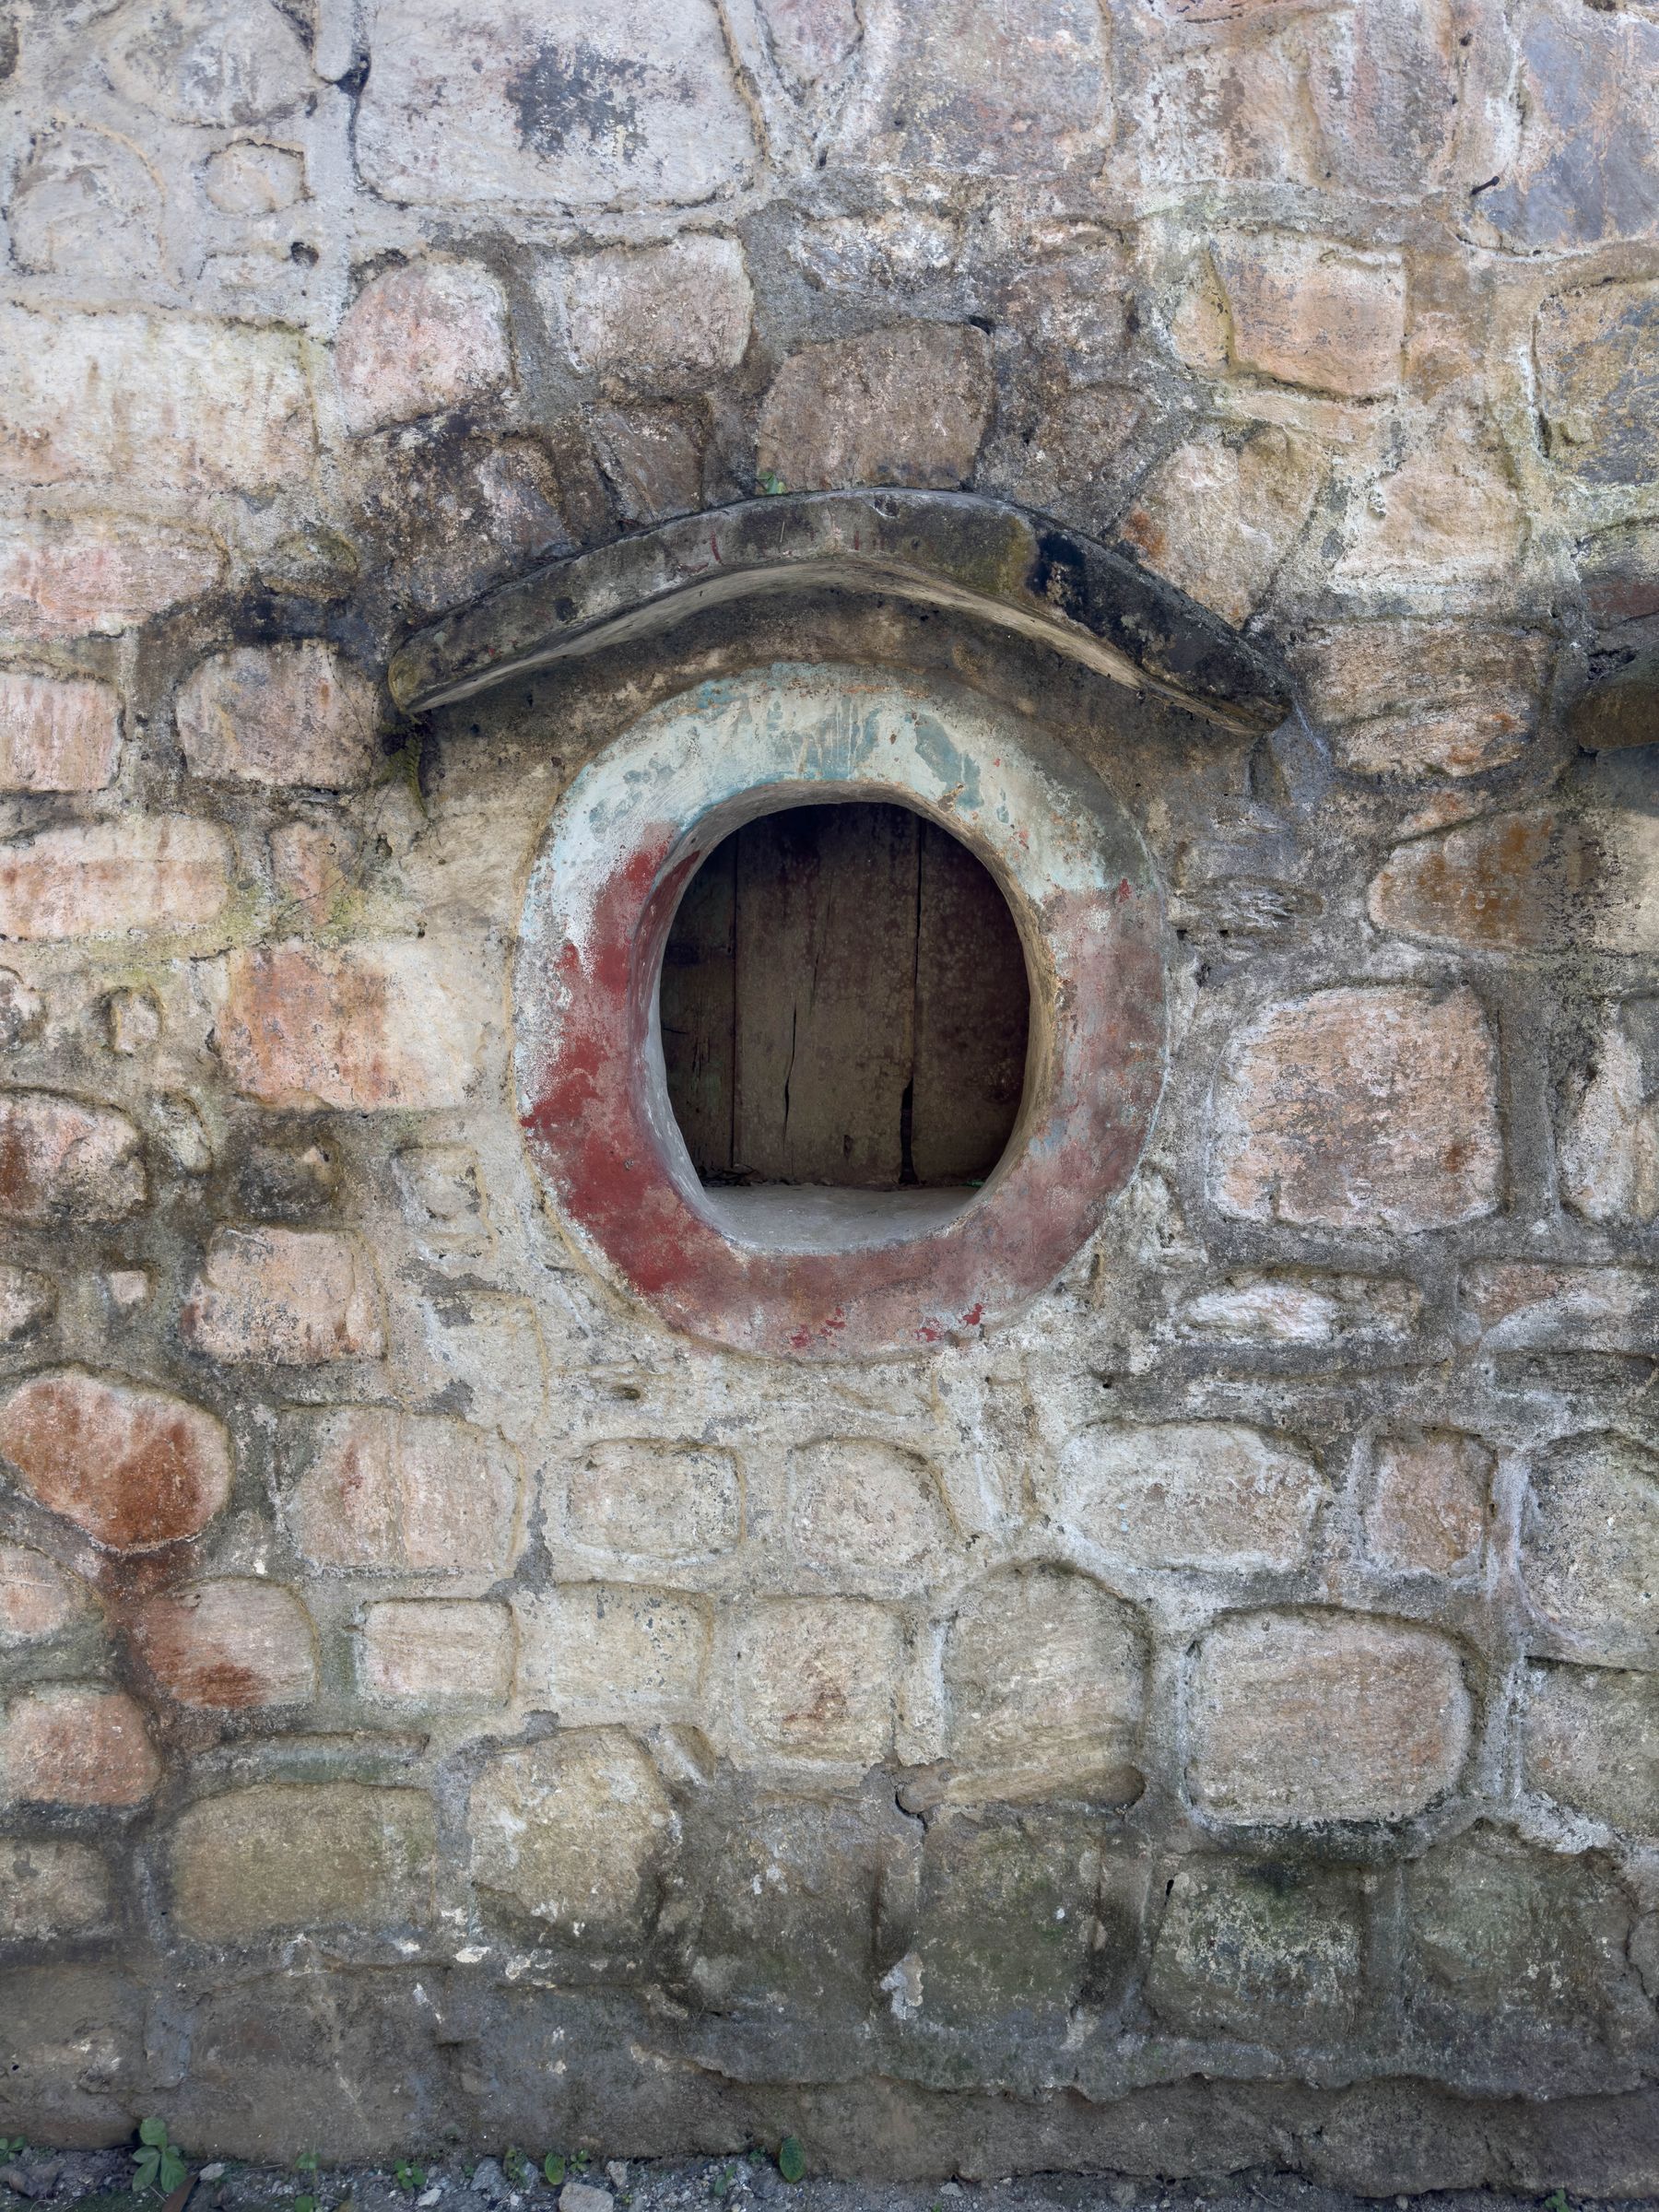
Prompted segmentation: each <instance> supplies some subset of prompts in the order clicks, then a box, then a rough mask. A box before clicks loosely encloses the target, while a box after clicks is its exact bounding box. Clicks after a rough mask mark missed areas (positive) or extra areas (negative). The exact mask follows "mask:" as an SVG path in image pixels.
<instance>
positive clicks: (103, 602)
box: [0, 515, 225, 638]
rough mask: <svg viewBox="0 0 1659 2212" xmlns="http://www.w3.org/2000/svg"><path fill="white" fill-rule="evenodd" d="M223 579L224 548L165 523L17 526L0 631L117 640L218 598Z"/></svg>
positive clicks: (0, 566)
mask: <svg viewBox="0 0 1659 2212" xmlns="http://www.w3.org/2000/svg"><path fill="white" fill-rule="evenodd" d="M224 572H225V553H224V548H223V547H222V546H220V545H218V543H217V542H216V541H215V540H214V539H212V538H208V537H203V536H201V535H198V534H197V533H196V532H194V531H189V530H176V529H173V528H171V527H170V526H169V525H168V524H165V523H149V522H144V523H139V522H129V521H126V520H124V519H123V518H119V517H116V516H113V515H76V516H75V517H73V518H70V517H67V516H65V517H60V518H51V519H45V520H41V521H39V522H30V523H20V524H12V525H11V526H10V527H9V528H8V530H7V531H6V538H5V542H4V544H0V629H8V630H10V631H12V632H13V633H14V634H15V635H16V636H18V637H24V638H66V637H76V636H78V635H83V634H85V633H87V632H88V631H90V632H93V633H95V634H97V635H99V636H104V637H116V636H119V635H120V633H121V632H122V631H123V630H126V629H134V628H135V627H136V625H137V624H139V623H141V622H147V620H148V619H149V618H150V617H151V616H152V615H159V614H162V613H164V612H165V611H166V609H167V608H168V607H170V606H178V605H179V604H180V602H181V601H182V600H185V599H195V598H198V597H200V595H201V594H203V593H204V592H210V591H212V590H213V588H214V587H215V585H216V584H218V582H219V581H220V579H221V578H222V577H223V575H224Z"/></svg>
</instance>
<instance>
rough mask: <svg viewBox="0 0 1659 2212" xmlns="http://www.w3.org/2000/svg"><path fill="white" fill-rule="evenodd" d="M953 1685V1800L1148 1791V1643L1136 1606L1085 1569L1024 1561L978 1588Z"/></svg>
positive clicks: (952, 1635)
mask: <svg viewBox="0 0 1659 2212" xmlns="http://www.w3.org/2000/svg"><path fill="white" fill-rule="evenodd" d="M944 1688H945V1704H946V1716H947V1718H946V1758H947V1761H948V1762H949V1766H950V1769H951V1772H950V1775H949V1779H948V1783H947V1794H949V1795H950V1796H951V1797H952V1798H954V1799H956V1800H958V1801H966V1802H969V1803H989V1802H991V1801H993V1800H995V1799H998V1798H1006V1799H1018V1798H1030V1797H1044V1796H1065V1797H1087V1798H1092V1799H1095V1800H1097V1801H1099V1802H1100V1803H1103V1804H1112V1805H1122V1804H1126V1803H1129V1802H1131V1801H1132V1800H1133V1799H1135V1797H1137V1796H1138V1795H1139V1794H1140V1791H1141V1786H1142V1785H1141V1775H1140V1770H1139V1765H1138V1757H1139V1744H1140V1729H1141V1720H1142V1716H1143V1713H1144V1712H1145V1702H1146V1648H1145V1641H1144V1637H1143V1634H1142V1630H1141V1627H1140V1622H1139V1619H1138V1618H1137V1616H1136V1614H1135V1611H1134V1609H1133V1607H1131V1606H1126V1605H1124V1604H1123V1603H1122V1602H1121V1600H1119V1599H1117V1598H1115V1597H1112V1596H1111V1595H1110V1594H1108V1593H1107V1592H1106V1591H1104V1590H1102V1589H1101V1588H1100V1586H1099V1584H1098V1583H1092V1582H1090V1581H1089V1580H1088V1577H1087V1576H1085V1575H1080V1574H1069V1573H1065V1572H1063V1571H1059V1570H1056V1569H1053V1568H1029V1569H1015V1570H1013V1571H1009V1572H1006V1573H1002V1574H996V1575H993V1576H991V1577H990V1578H989V1579H988V1580H986V1581H985V1582H982V1583H980V1584H979V1585H978V1586H977V1587H976V1588H975V1589H973V1590H971V1591H970V1592H969V1593H968V1594H967V1596H966V1597H965V1598H964V1599H963V1600H962V1602H961V1604H960V1606H959V1608H958V1610H957V1615H956V1618H955V1619H954V1621H953V1622H952V1623H951V1626H950V1630H949V1632H948V1634H947V1639H946V1643H945V1663H944Z"/></svg>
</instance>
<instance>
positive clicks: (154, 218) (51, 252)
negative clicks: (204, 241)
mask: <svg viewBox="0 0 1659 2212" xmlns="http://www.w3.org/2000/svg"><path fill="white" fill-rule="evenodd" d="M42 120H43V119H42ZM6 226H7V229H9V230H10V232H11V247H12V257H13V259H14V260H15V261H16V263H17V265H18V267H19V268H21V269H28V270H29V271H31V272H32V273H33V274H35V275H38V276H48V275H52V274H56V275H60V276H65V277H74V278H75V279H76V282H77V284H80V285H85V284H87V283H88V280H89V281H90V282H92V283H93V284H96V285H97V286H98V287H99V288H100V290H102V289H104V288H106V287H107V288H108V290H109V292H110V294H111V295H112V296H115V297H119V296H121V295H122V294H124V292H126V291H127V290H128V289H129V288H130V287H131V285H132V282H133V277H134V273H135V271H146V270H153V269H156V268H158V267H159V266H160V265H161V237H160V232H161V194H160V191H159V180H158V179H157V178H156V177H155V176H154V175H153V174H152V173H151V171H150V170H149V168H148V167H147V164H146V162H145V160H144V158H143V155H142V154H141V153H140V152H139V150H138V148H137V147H135V145H132V144H131V143H126V144H124V143H123V142H122V140H121V139H119V138H117V137H116V136H115V135H114V134H113V133H112V132H110V131H107V130H98V129H87V128H85V127H83V126H81V125H78V124H72V123H68V122H64V123H61V124H58V125H57V126H56V127H55V128H51V127H48V128H45V129H42V130H41V131H40V132H39V133H38V134H37V133H34V132H31V133H30V134H29V151H28V153H27V154H26V155H25V156H24V158H23V159H22V160H21V161H20V163H19V165H18V178H17V183H16V185H15V187H14V189H13V192H12V198H11V206H9V207H8V208H7V209H6Z"/></svg>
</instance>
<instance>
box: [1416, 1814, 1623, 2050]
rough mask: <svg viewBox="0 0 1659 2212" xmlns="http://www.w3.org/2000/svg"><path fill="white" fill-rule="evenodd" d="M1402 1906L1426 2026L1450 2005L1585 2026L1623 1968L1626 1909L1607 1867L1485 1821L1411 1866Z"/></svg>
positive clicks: (1532, 2021)
mask: <svg viewBox="0 0 1659 2212" xmlns="http://www.w3.org/2000/svg"><path fill="white" fill-rule="evenodd" d="M1630 1919H1631V1915H1630V1907H1629V1905H1628V1904H1626V1903H1624V1902H1623V1901H1622V1900H1620V1899H1619V1897H1618V1891H1617V1889H1616V1888H1614V1887H1613V1885H1611V1884H1610V1883H1609V1882H1608V1881H1607V1878H1606V1872H1605V1870H1604V1869H1603V1868H1602V1867H1601V1866H1599V1865H1596V1864H1595V1862H1594V1861H1588V1862H1587V1861H1586V1860H1584V1859H1583V1858H1572V1857H1565V1856H1558V1855H1557V1854H1556V1853H1551V1852H1546V1851H1534V1850H1531V1849H1529V1848H1528V1846H1527V1845H1525V1844H1524V1843H1522V1842H1520V1841H1517V1840H1516V1839H1515V1838H1513V1837H1511V1836H1507V1835H1504V1834H1502V1833H1500V1831H1498V1830H1494V1829H1491V1828H1488V1827H1484V1826H1483V1827H1479V1828H1474V1829H1470V1830H1466V1831H1465V1833H1464V1834H1463V1835H1461V1836H1457V1837H1454V1838H1453V1840H1452V1841H1450V1842H1448V1843H1442V1844H1441V1845H1440V1847H1439V1848H1438V1849H1437V1850H1434V1851H1431V1852H1430V1853H1427V1854H1426V1855H1425V1856H1424V1857H1423V1858H1421V1859H1419V1860H1418V1861H1417V1862H1416V1863H1415V1864H1414V1865H1410V1866H1408V1867H1407V1868H1406V1991H1407V2001H1408V2004H1409V2006H1410V2008H1411V2011H1412V2012H1413V2013H1414V2014H1415V2015H1417V2016H1418V2019H1419V2020H1420V2021H1421V2022H1422V2024H1423V2025H1424V2026H1425V2027H1430V2029H1431V2028H1432V2025H1433V2023H1434V2021H1435V2019H1436V2016H1437V2015H1439V2016H1440V2017H1441V2018H1444V2016H1445V2015H1446V2014H1448V2013H1450V2014H1461V2015H1463V2016H1464V2017H1465V2018H1467V2017H1468V2016H1470V2015H1473V2016H1476V2017H1477V2018H1480V2019H1481V2020H1482V2021H1483V2022H1484V2023H1486V2024H1487V2026H1488V2031H1489V2029H1490V2027H1491V2026H1492V2025H1495V2024H1496V2022H1497V2020H1499V2019H1500V2018H1501V2017H1502V2016H1503V2015H1504V2014H1505V2013H1511V2014H1514V2015H1516V2016H1518V2017H1519V2018H1521V2019H1522V2020H1523V2021H1524V2022H1525V2024H1526V2026H1527V2027H1528V2028H1530V2029H1531V2030H1534V2031H1536V2029H1537V2028H1538V2027H1539V2026H1541V2025H1545V2024H1551V2025H1556V2026H1567V2025H1569V2024H1571V2025H1575V2026H1578V2027H1580V2028H1581V2029H1582V2028H1583V2027H1585V2026H1588V2025H1589V2024H1590V2023H1592V2022H1594V2020H1595V2018H1596V2016H1597V2015H1598V2014H1599V2013H1600V2012H1601V2011H1602V2010H1603V2008H1604V2006H1605V2002H1606V1991H1607V1990H1608V1988H1609V1986H1610V1985H1611V1984H1613V1983H1615V1982H1616V1981H1617V1980H1618V1979H1619V1978H1620V1977H1621V1975H1622V1973H1623V1972H1624V1971H1625V1969H1624V1959H1623V1953H1624V1948H1625V1944H1626V1941H1627V1939H1628V1937H1629V1935H1630Z"/></svg>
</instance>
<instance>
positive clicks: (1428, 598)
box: [1331, 406, 1529, 608]
mask: <svg viewBox="0 0 1659 2212" xmlns="http://www.w3.org/2000/svg"><path fill="white" fill-rule="evenodd" d="M1350 512H1351V513H1353V514H1354V515H1355V517H1356V523H1355V527H1354V530H1353V535H1352V541H1351V543H1350V545H1349V547H1348V549H1347V552H1346V553H1345V554H1344V555H1343V557H1342V559H1340V560H1339V561H1338V562H1337V563H1336V566H1335V569H1333V570H1332V571H1331V588H1332V589H1333V590H1334V591H1335V592H1338V593H1342V594H1347V595H1351V596H1354V597H1358V598H1360V599H1364V600H1375V599H1376V598H1378V597H1380V596H1382V595H1383V594H1390V595H1395V594H1404V595H1406V596H1407V597H1408V598H1410V599H1411V602H1412V603H1413V604H1417V605H1421V606H1427V607H1430V608H1432V607H1434V606H1437V605H1439V604H1443V599H1444V594H1446V593H1447V592H1448V591H1456V590H1460V589H1461V590H1463V591H1465V592H1474V591H1477V590H1478V588H1479V587H1482V586H1490V587H1498V586H1501V585H1504V584H1508V583H1510V582H1512V578H1513V576H1514V573H1515V571H1516V569H1517V568H1518V567H1519V565H1520V562H1521V558H1522V554H1523V552H1524V548H1525V545H1526V540H1527V534H1528V529H1529V524H1528V520H1527V514H1526V509H1525V507H1524V504H1523V502H1522V499H1521V495H1520V492H1519V491H1518V490H1517V488H1516V485H1515V479H1514V473H1513V469H1512V464H1511V462H1510V458H1509V455H1508V453H1507V452H1506V451H1505V448H1504V445H1503V442H1502V441H1501V439H1500V437H1499V435H1498V433H1497V432H1496V431H1495V430H1494V429H1492V428H1491V427H1490V425H1489V424H1488V422H1487V421H1486V419H1485V418H1483V417H1482V416H1480V415H1479V414H1478V413H1477V412H1476V411H1475V410H1473V409H1472V408H1469V407H1465V406H1452V407H1449V408H1448V409H1447V410H1446V412H1445V413H1444V414H1443V415H1442V416H1441V418H1440V420H1439V421H1438V422H1437V423H1436V424H1435V425H1434V426H1433V428H1432V429H1430V431H1429V432H1428V433H1427V434H1426V435H1424V436H1422V437H1420V438H1418V439H1417V440H1415V441H1413V442H1412V443H1411V444H1410V445H1409V446H1408V447H1407V448H1406V452H1405V453H1404V456H1403V457H1402V459H1401V460H1400V461H1399V463H1398V465H1397V466H1395V467H1394V468H1393V469H1392V470H1391V471H1390V472H1389V473H1388V474H1387V475H1386V476H1384V477H1380V478H1379V479H1378V481H1377V482H1376V483H1375V484H1374V485H1373V486H1372V487H1371V492H1370V495H1369V496H1368V498H1367V499H1366V500H1365V501H1364V502H1363V503H1362V504H1359V505H1357V506H1356V507H1355V508H1353V509H1350Z"/></svg>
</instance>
